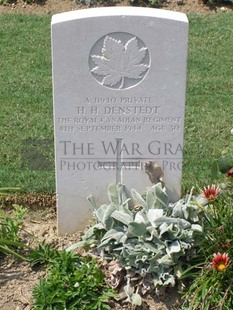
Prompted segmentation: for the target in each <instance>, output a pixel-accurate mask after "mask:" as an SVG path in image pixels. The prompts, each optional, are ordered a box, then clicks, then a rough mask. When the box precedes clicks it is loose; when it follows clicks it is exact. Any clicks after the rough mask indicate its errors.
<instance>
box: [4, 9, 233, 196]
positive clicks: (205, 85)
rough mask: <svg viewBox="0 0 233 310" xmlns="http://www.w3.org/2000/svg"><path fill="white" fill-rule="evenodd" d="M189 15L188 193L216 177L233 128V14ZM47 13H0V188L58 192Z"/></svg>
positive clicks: (185, 179) (185, 187)
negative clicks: (214, 162) (213, 170)
mask: <svg viewBox="0 0 233 310" xmlns="http://www.w3.org/2000/svg"><path fill="white" fill-rule="evenodd" d="M188 17H189V20H190V32H189V58H188V80H187V102H186V118H185V151H184V167H183V184H182V188H183V192H185V191H187V190H189V189H190V188H191V187H192V186H193V185H197V184H198V185H200V186H202V185H206V184H208V183H209V182H210V181H211V174H210V167H211V163H212V160H213V159H214V158H216V157H218V156H219V155H220V152H221V149H222V148H223V147H224V145H225V144H226V142H227V139H228V137H229V133H230V129H231V128H232V127H233V126H232V116H233V113H232V102H233V76H232V69H233V64H232V50H233V41H232V37H233V28H232V25H233V15H232V14H231V13H218V14H215V15H196V14H189V15H188ZM50 20H51V16H34V15H17V14H16V15H11V14H9V15H8V14H3V15H0V55H1V57H0V68H1V70H0V85H1V91H0V124H1V125H0V141H1V148H0V187H3V186H4V187H6V186H11V187H12V186H14V187H18V186H19V187H21V190H22V191H23V192H37V193H38V192H49V193H50V192H54V191H55V177H54V166H53V116H52V83H51V48H50ZM41 146H42V147H41ZM38 152H39V159H38ZM33 155H36V156H35V157H34V160H31V158H33ZM31 166H33V167H34V168H35V169H34V170H32V169H31ZM41 167H42V168H41Z"/></svg>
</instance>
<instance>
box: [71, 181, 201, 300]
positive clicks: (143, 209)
mask: <svg viewBox="0 0 233 310" xmlns="http://www.w3.org/2000/svg"><path fill="white" fill-rule="evenodd" d="M108 196H109V200H110V204H109V205H101V206H100V207H97V206H96V203H95V200H94V198H93V196H89V197H88V199H89V201H90V202H91V203H92V205H93V206H94V209H95V210H94V215H95V218H96V224H95V225H93V226H92V227H90V228H89V229H88V230H87V231H86V233H85V234H84V236H83V238H82V239H83V240H82V241H81V242H79V243H77V244H74V245H73V246H71V247H70V248H69V249H68V250H72V249H74V248H76V247H77V246H83V247H95V248H96V249H97V251H98V253H99V254H100V255H102V256H103V257H104V258H105V259H106V260H111V261H112V260H116V261H117V262H118V263H119V265H120V266H122V267H123V268H124V269H125V271H126V273H127V278H128V279H130V281H131V283H133V281H138V280H139V281H140V283H141V284H142V287H144V291H145V287H146V283H150V284H151V283H152V284H153V287H155V288H156V287H160V286H167V285H171V286H174V285H175V280H176V279H177V278H179V276H180V275H181V272H182V271H183V269H184V268H185V267H187V265H188V261H189V259H191V257H192V256H193V255H195V246H196V245H197V243H198V240H200V237H201V235H202V226H201V225H200V224H198V223H200V209H199V207H198V206H197V205H195V203H193V202H192V199H191V194H190V196H189V197H187V198H186V199H181V200H179V201H178V202H177V203H175V204H171V203H169V199H168V196H167V194H166V189H165V188H164V187H163V186H162V184H161V183H158V184H156V185H154V186H152V187H150V188H148V189H147V191H146V193H145V194H143V195H140V194H139V193H138V192H137V191H136V190H134V189H132V191H131V195H130V196H131V197H129V194H128V192H127V190H126V187H125V186H124V185H122V184H111V185H110V186H109V189H108ZM128 282H129V281H128ZM134 295H135V296H136V295H137V296H138V294H134ZM135 296H133V297H135ZM137 296H136V297H137Z"/></svg>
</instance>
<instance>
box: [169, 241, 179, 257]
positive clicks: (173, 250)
mask: <svg viewBox="0 0 233 310" xmlns="http://www.w3.org/2000/svg"><path fill="white" fill-rule="evenodd" d="M166 251H167V254H169V255H171V254H173V253H179V252H180V251H181V248H180V244H179V242H178V241H177V240H175V241H173V242H172V243H171V244H169V245H168V247H167V250H166Z"/></svg>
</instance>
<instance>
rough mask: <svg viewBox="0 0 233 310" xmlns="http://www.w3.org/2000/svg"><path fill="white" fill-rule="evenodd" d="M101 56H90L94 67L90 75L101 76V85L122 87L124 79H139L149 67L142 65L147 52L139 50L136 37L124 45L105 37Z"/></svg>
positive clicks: (144, 48) (143, 49)
mask: <svg viewBox="0 0 233 310" xmlns="http://www.w3.org/2000/svg"><path fill="white" fill-rule="evenodd" d="M101 52H102V56H99V55H91V59H92V60H93V62H94V63H95V65H96V67H95V68H93V69H92V70H91V72H92V73H95V74H97V75H100V76H103V80H102V84H103V85H105V86H110V87H112V86H115V85H117V84H119V85H120V86H119V88H122V87H123V85H124V79H125V78H128V79H141V78H142V77H143V75H142V74H143V73H145V72H146V71H147V70H148V68H149V66H148V65H146V64H143V63H142V61H143V60H144V58H145V56H146V52H147V48H146V47H142V48H141V49H139V47H138V41H137V38H136V37H133V38H132V39H130V40H129V41H127V42H126V44H125V45H124V44H123V43H122V42H121V41H120V40H116V39H114V38H112V37H110V36H106V37H105V39H104V43H103V47H102V50H101Z"/></svg>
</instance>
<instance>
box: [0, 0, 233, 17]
mask: <svg viewBox="0 0 233 310" xmlns="http://www.w3.org/2000/svg"><path fill="white" fill-rule="evenodd" d="M111 1H112V2H111ZM206 1H207V0H167V1H164V4H163V5H161V7H160V8H161V9H165V10H172V11H177V12H184V13H189V12H195V13H216V12H218V11H221V12H226V11H232V6H227V5H218V6H208V5H206V4H205V2H206ZM93 2H95V1H93ZM134 4H135V6H148V2H146V0H134ZM131 5H132V2H131V1H130V0H116V1H115V2H114V0H100V1H99V2H98V4H94V5H91V7H94V6H131ZM88 7H90V6H87V5H85V4H77V3H76V2H75V1H74V0H35V1H34V3H32V4H26V3H25V2H24V1H23V0H18V1H17V2H16V3H13V4H4V5H0V14H1V13H22V14H30V13H32V14H57V13H62V12H67V11H73V10H78V9H85V8H88Z"/></svg>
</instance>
